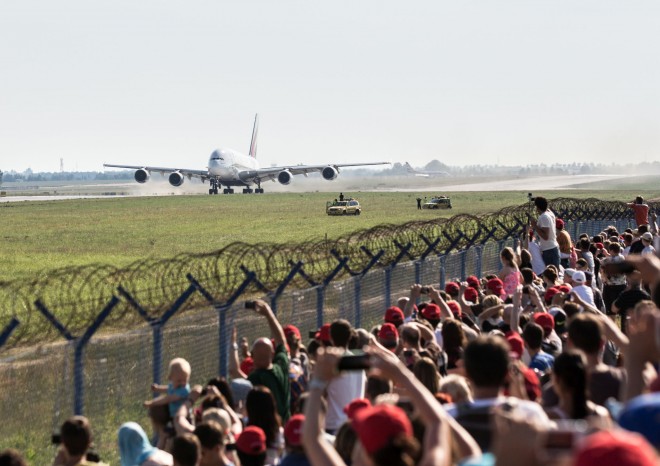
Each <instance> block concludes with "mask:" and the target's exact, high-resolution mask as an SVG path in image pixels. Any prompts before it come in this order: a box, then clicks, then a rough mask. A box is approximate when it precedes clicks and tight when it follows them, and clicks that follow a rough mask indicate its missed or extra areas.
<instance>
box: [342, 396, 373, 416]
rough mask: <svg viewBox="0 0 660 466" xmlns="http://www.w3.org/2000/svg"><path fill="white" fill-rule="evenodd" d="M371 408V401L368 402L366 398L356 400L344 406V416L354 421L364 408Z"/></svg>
mask: <svg viewBox="0 0 660 466" xmlns="http://www.w3.org/2000/svg"><path fill="white" fill-rule="evenodd" d="M370 406H371V401H369V400H367V399H366V398H356V399H355V400H353V401H351V402H350V403H349V404H347V405H346V406H344V414H346V416H348V418H349V419H350V420H353V418H354V417H355V415H356V414H357V413H358V411H360V410H361V409H364V408H369V407H370Z"/></svg>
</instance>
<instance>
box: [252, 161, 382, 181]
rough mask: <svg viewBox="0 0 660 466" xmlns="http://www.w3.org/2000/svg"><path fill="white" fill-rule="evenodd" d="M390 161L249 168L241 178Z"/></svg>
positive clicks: (301, 173)
mask: <svg viewBox="0 0 660 466" xmlns="http://www.w3.org/2000/svg"><path fill="white" fill-rule="evenodd" d="M389 163H390V162H366V163H328V164H325V165H286V166H282V167H267V168H259V169H258V170H249V171H245V172H241V173H240V174H239V175H241V178H243V179H245V178H249V179H251V180H257V179H258V180H259V181H264V180H275V179H277V175H278V174H279V173H281V172H283V171H288V172H290V173H291V174H292V175H307V174H309V173H317V172H322V171H323V170H324V169H325V168H328V167H332V168H334V169H335V170H336V171H337V172H339V169H340V168H343V167H363V166H366V165H387V164H389Z"/></svg>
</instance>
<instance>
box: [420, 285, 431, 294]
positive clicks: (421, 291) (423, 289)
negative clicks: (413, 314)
mask: <svg viewBox="0 0 660 466" xmlns="http://www.w3.org/2000/svg"><path fill="white" fill-rule="evenodd" d="M419 292H420V293H422V294H428V293H429V287H428V286H423V287H422V289H421V290H419Z"/></svg>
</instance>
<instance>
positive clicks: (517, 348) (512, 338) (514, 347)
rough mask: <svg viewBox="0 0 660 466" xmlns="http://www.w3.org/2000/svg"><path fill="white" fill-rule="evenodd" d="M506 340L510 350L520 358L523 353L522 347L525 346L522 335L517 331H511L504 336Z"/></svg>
mask: <svg viewBox="0 0 660 466" xmlns="http://www.w3.org/2000/svg"><path fill="white" fill-rule="evenodd" d="M506 341H507V342H509V347H510V348H511V352H512V353H515V354H516V356H517V357H518V359H520V358H521V357H522V354H523V349H524V348H525V343H524V341H523V339H522V337H521V336H520V335H519V334H518V333H515V332H512V333H511V334H510V335H509V336H507V337H506Z"/></svg>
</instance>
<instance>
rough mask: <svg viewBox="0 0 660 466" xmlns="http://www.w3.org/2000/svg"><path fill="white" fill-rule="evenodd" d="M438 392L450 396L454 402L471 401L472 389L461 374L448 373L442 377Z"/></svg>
mask: <svg viewBox="0 0 660 466" xmlns="http://www.w3.org/2000/svg"><path fill="white" fill-rule="evenodd" d="M439 392H440V393H446V394H447V395H449V396H451V399H452V401H453V402H454V403H463V402H472V390H471V389H470V385H469V384H468V381H467V379H466V378H465V377H463V376H462V375H458V374H449V375H448V376H447V377H444V378H442V380H440V390H439Z"/></svg>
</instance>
